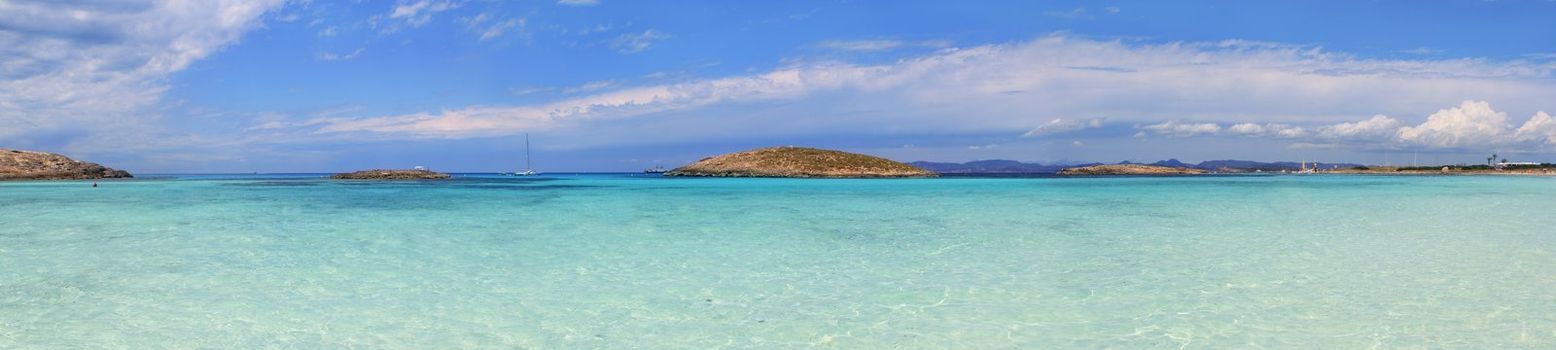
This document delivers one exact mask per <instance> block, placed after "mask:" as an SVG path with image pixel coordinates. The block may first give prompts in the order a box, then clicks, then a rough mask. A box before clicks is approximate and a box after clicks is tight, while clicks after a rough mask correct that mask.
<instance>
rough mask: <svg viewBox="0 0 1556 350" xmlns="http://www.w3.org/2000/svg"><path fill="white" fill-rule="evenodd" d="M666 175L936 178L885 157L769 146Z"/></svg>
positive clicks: (673, 171) (708, 160)
mask: <svg viewBox="0 0 1556 350" xmlns="http://www.w3.org/2000/svg"><path fill="white" fill-rule="evenodd" d="M664 175H665V176H708V177H799V178H811V177H821V178H900V177H934V176H937V174H935V173H934V172H931V171H928V170H924V169H921V168H918V167H915V166H912V165H907V164H903V163H900V162H896V161H892V160H890V159H886V158H880V157H875V156H868V155H863V154H857V153H849V152H843V151H834V150H825V149H817V148H808V147H792V146H786V147H768V148H759V149H754V150H749V151H744V152H736V153H730V154H725V155H719V156H714V157H708V158H703V159H702V160H699V161H697V162H696V163H692V164H690V165H687V166H683V167H680V168H675V169H673V170H670V171H668V172H665V174H664Z"/></svg>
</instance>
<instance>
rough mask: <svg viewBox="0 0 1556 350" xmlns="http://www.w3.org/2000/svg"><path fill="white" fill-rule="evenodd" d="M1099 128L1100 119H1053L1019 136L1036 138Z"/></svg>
mask: <svg viewBox="0 0 1556 350" xmlns="http://www.w3.org/2000/svg"><path fill="white" fill-rule="evenodd" d="M1100 127H1102V119H1085V120H1072V119H1064V118H1055V119H1054V120H1050V121H1048V122H1047V123H1043V125H1038V126H1037V128H1034V129H1032V130H1030V131H1027V132H1026V133H1025V134H1021V136H1023V137H1038V136H1048V135H1057V134H1064V133H1070V132H1075V131H1081V130H1086V129H1095V128H1100Z"/></svg>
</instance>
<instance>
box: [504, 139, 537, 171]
mask: <svg viewBox="0 0 1556 350" xmlns="http://www.w3.org/2000/svg"><path fill="white" fill-rule="evenodd" d="M509 175H513V176H535V175H540V173H539V172H536V171H535V170H534V169H530V162H529V133H525V134H524V171H520V172H516V173H512V174H509Z"/></svg>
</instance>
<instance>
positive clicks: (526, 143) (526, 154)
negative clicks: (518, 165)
mask: <svg viewBox="0 0 1556 350" xmlns="http://www.w3.org/2000/svg"><path fill="white" fill-rule="evenodd" d="M529 170H530V167H529V133H524V171H525V172H528V171H529Z"/></svg>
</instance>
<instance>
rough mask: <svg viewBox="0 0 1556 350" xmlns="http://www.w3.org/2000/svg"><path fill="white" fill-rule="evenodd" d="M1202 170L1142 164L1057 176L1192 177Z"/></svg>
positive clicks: (1064, 172) (1062, 172)
mask: <svg viewBox="0 0 1556 350" xmlns="http://www.w3.org/2000/svg"><path fill="white" fill-rule="evenodd" d="M1204 173H1205V170H1203V169H1194V168H1182V167H1166V166H1157V165H1144V164H1108V165H1093V166H1083V167H1075V168H1068V169H1064V170H1060V171H1059V175H1066V176H1090V175H1194V174H1204Z"/></svg>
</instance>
